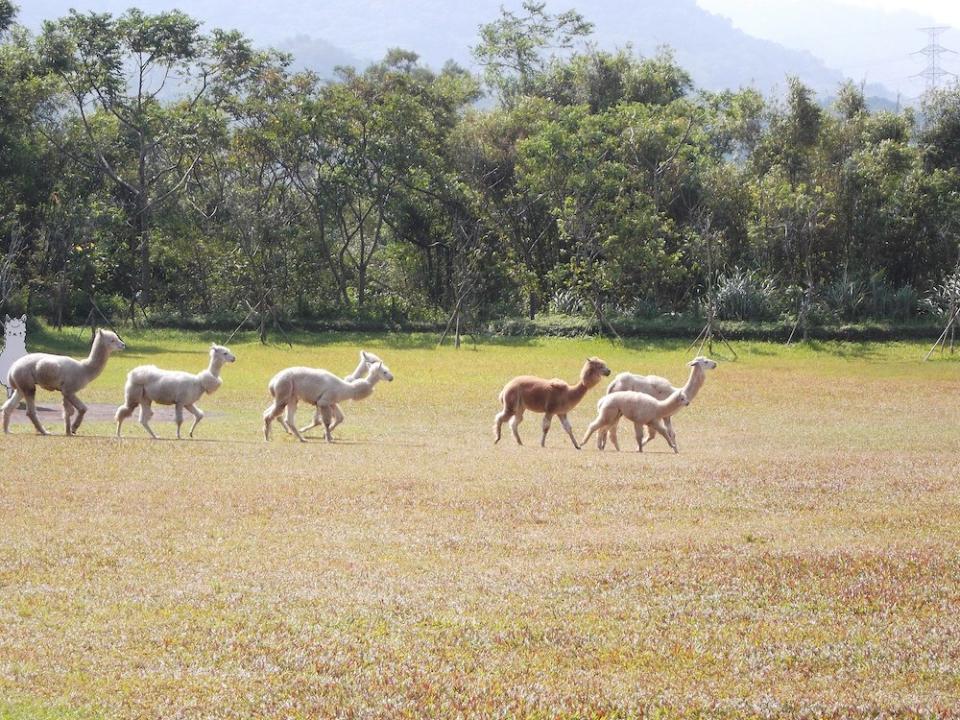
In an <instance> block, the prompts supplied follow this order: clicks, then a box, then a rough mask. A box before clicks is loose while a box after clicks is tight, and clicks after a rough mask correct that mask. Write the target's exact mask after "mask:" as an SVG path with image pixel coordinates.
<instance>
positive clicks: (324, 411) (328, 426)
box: [317, 405, 333, 443]
mask: <svg viewBox="0 0 960 720" xmlns="http://www.w3.org/2000/svg"><path fill="white" fill-rule="evenodd" d="M317 410H318V411H319V412H320V417H321V418H322V419H323V429H324V431H325V433H324V434H325V436H326V438H327V442H328V443H332V442H333V435H332V434H331V433H332V432H333V412H332V411H331V409H330V406H329V405H321V406H318V407H317Z"/></svg>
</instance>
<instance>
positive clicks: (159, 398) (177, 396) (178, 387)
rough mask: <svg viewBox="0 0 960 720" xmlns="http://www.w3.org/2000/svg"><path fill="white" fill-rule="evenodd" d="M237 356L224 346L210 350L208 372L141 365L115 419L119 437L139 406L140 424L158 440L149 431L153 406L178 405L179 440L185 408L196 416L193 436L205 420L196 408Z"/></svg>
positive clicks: (129, 380)
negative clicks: (189, 371)
mask: <svg viewBox="0 0 960 720" xmlns="http://www.w3.org/2000/svg"><path fill="white" fill-rule="evenodd" d="M236 359H237V358H236V356H235V355H234V354H233V353H232V352H230V350H229V348H225V347H223V346H222V345H212V346H211V347H210V364H209V365H208V366H207V369H206V370H201V371H200V372H199V373H197V374H195V375H194V374H193V373H188V372H181V371H179V370H161V369H160V368H158V367H157V366H156V365H141V366H139V367H135V368H134V369H133V370H131V371H130V372H129V373H128V374H127V384H126V386H125V387H124V389H123V391H124V404H123V405H121V406H120V407H118V408H117V413H116V415H115V416H114V418H115V419H116V421H117V437H120V428H121V426H122V425H123V421H124V420H126V419H127V418H128V417H130V416H131V415H133V410H134V408H136V407H137V405H139V406H140V424H141V425H143V427H144V429H146V431H147V432H148V433H150V437H152V438H153V439H154V440H156V439H157V436H156V434H155V433H154V432H153V430H152V429H151V428H150V418H152V417H153V409H152V408H151V403H159V404H160V405H173V406H175V412H176V422H177V440H179V439H180V426H181V425H183V410H184V408H186V409H187V410H188V411H189V412H190V414H191V415H193V418H194V420H193V425H192V426H191V427H190V437H193V431H194V430H196V429H197V424H198V423H199V422H200V421H201V420H203V411H202V410H201V409H200V408H198V407H197V406H196V402H197V400H199V399H200V398H201V397H202V396H203V394H204V393H207V394H208V395H213V393H215V392H216V391H217V390H218V389H219V388H220V386H221V385H222V384H223V380H221V379H220V371H221V369H222V368H223V365H224V363H228V362H231V363H232V362H234V361H235V360H236Z"/></svg>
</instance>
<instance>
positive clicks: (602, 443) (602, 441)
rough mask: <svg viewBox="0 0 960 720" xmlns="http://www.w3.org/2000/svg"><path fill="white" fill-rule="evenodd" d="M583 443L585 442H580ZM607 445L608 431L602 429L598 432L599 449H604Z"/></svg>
mask: <svg viewBox="0 0 960 720" xmlns="http://www.w3.org/2000/svg"><path fill="white" fill-rule="evenodd" d="M580 444H581V445H583V442H582V441H581V442H580ZM606 447H607V431H606V430H601V431H600V432H598V433H597V450H604V449H606Z"/></svg>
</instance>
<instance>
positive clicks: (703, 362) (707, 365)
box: [687, 355, 717, 370]
mask: <svg viewBox="0 0 960 720" xmlns="http://www.w3.org/2000/svg"><path fill="white" fill-rule="evenodd" d="M687 365H689V366H690V367H696V368H700V369H701V370H713V369H714V368H715V367H716V366H717V362H716V360H711V359H710V358H707V357H704V356H703V355H700V356H699V357H695V358H694V359H693V360H691V361H690V362H688V363H687Z"/></svg>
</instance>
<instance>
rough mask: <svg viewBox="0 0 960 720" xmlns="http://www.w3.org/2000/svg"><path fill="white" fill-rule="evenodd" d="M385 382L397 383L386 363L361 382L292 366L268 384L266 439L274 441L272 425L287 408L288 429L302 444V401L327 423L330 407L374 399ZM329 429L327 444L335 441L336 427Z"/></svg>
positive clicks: (374, 365) (378, 365)
mask: <svg viewBox="0 0 960 720" xmlns="http://www.w3.org/2000/svg"><path fill="white" fill-rule="evenodd" d="M381 380H386V381H387V382H390V381H392V380H393V374H392V373H391V372H390V370H389V369H388V368H387V366H386V365H384V364H383V361H382V360H381V361H377V362H376V363H374V364H373V366H372V367H371V368H370V370H369V372H368V373H367V376H366V377H365V378H363V379H361V380H350V381H347V380H342V379H340V378H338V377H337V376H336V375H334V374H333V373H332V372H329V371H327V370H318V369H316V368H307V367H292V368H287V369H286V370H281V371H280V372H278V373H277V374H276V375H274V376H273V379H272V380H270V384H269V385H268V388H269V390H270V394H271V395H273V402H272V403H270V405H269V406H268V407H267V409H266V410H265V411H264V413H263V439H264V440H269V439H270V423H271V422H272V421H273V420H274V418H278V417H280V415H281V413H283V411H284V409H286V411H287V418H286V424H287V427H289V428H290V430H291V431H292V432H293V434H294V435H296V436H297V439H298V440H299V441H300V442H306V441H305V440H304V439H303V435H301V434H300V431H299V430H297V426H296V413H297V402H298V401H299V400H303V401H304V402H307V403H310V404H311V405H315V406H316V407H317V409H318V411H320V412H321V414H322V415H323V417H324V422H325V423H326V422H327V421H328V420H329V418H330V415H331V411H330V409H329V408H331V407H332V406H333V405H337V404H339V403H341V402H343V401H344V400H363V399H364V398H367V397H370V395H372V394H373V388H374V386H375V385H376V384H377V383H378V382H380V381H381ZM324 410H326V412H324ZM325 429H326V438H327V442H333V436H332V435H331V434H330V430H331V429H332V428H331V427H330V426H329V425H327V426H326V428H325Z"/></svg>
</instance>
